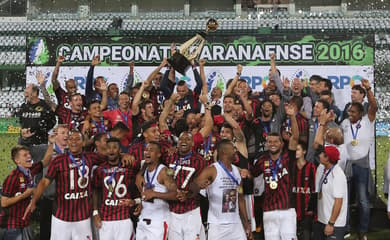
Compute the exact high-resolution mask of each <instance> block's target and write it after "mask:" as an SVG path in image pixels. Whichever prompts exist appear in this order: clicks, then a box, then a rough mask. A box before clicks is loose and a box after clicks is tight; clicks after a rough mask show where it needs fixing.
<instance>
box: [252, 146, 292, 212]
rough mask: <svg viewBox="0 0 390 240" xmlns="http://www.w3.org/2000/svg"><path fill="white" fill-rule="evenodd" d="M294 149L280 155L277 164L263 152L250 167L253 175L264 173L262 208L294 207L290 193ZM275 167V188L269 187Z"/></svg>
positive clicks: (271, 209) (269, 209) (280, 208)
mask: <svg viewBox="0 0 390 240" xmlns="http://www.w3.org/2000/svg"><path fill="white" fill-rule="evenodd" d="M295 159H296V157H295V151H291V150H289V151H288V152H284V153H282V155H281V158H280V163H279V165H277V164H276V162H277V161H272V164H271V161H270V155H269V154H268V153H265V154H263V155H261V156H260V158H259V159H258V160H257V161H256V163H255V165H254V166H253V167H252V168H251V172H252V174H253V176H255V177H257V176H259V175H260V174H261V173H264V175H263V176H264V185H265V186H264V201H263V210H264V211H273V210H282V209H289V208H292V207H294V206H293V201H292V199H291V198H292V193H291V179H290V178H291V173H290V172H291V168H292V165H291V164H293V163H295ZM272 169H276V170H277V171H276V179H275V180H276V181H277V188H276V189H271V188H270V183H271V181H272V180H273V173H272V172H273V171H272Z"/></svg>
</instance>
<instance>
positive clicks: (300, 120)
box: [281, 113, 309, 141]
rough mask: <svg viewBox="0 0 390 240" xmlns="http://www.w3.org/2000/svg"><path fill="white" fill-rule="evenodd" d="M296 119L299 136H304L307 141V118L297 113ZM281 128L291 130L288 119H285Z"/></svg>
mask: <svg viewBox="0 0 390 240" xmlns="http://www.w3.org/2000/svg"><path fill="white" fill-rule="evenodd" d="M296 120H297V124H298V130H299V137H300V138H302V137H303V138H306V141H307V136H308V133H309V125H308V121H307V119H306V118H305V117H304V116H302V114H300V113H297V115H296ZM281 130H282V131H287V132H291V120H290V119H286V121H284V122H283V124H282V128H281Z"/></svg>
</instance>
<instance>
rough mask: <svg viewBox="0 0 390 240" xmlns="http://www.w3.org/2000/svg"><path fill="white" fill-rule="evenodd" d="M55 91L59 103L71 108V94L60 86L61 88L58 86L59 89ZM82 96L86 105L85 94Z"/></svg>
mask: <svg viewBox="0 0 390 240" xmlns="http://www.w3.org/2000/svg"><path fill="white" fill-rule="evenodd" d="M54 93H55V94H56V98H57V103H58V105H63V106H64V107H65V108H67V109H71V107H70V100H69V95H68V93H67V92H65V91H64V89H62V88H61V87H59V88H57V90H55V92H54ZM81 98H82V99H83V104H84V107H86V105H85V104H86V102H87V101H86V100H85V96H84V95H81Z"/></svg>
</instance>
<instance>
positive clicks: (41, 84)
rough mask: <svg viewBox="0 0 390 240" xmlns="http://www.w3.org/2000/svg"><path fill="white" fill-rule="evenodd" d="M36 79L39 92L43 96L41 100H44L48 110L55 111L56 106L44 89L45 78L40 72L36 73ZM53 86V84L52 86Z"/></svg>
mask: <svg viewBox="0 0 390 240" xmlns="http://www.w3.org/2000/svg"><path fill="white" fill-rule="evenodd" d="M36 78H37V81H38V83H39V88H40V89H41V92H42V95H43V100H45V103H46V104H47V105H49V107H50V109H51V110H52V111H53V112H55V111H56V109H57V104H55V103H54V102H53V101H52V100H51V98H50V94H49V92H48V91H47V89H46V85H45V76H44V75H43V73H42V72H41V71H38V72H37V74H36ZM53 85H54V84H53Z"/></svg>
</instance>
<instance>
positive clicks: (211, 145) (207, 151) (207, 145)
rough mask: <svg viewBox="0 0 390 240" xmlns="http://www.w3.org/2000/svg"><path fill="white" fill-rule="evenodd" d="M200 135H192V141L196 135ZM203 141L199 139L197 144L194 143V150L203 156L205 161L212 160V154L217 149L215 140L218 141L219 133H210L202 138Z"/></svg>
mask: <svg viewBox="0 0 390 240" xmlns="http://www.w3.org/2000/svg"><path fill="white" fill-rule="evenodd" d="M198 135H200V136H202V135H201V134H195V135H194V136H193V138H194V143H195V142H196V141H195V137H196V136H198ZM202 140H203V141H201V142H200V141H199V144H197V145H195V144H194V150H195V151H196V152H198V153H199V154H200V155H202V156H203V158H204V159H205V160H207V161H213V160H214V158H213V154H214V151H215V150H216V149H217V142H218V141H219V134H215V133H211V134H210V135H209V136H208V137H207V138H205V139H203V138H202Z"/></svg>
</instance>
